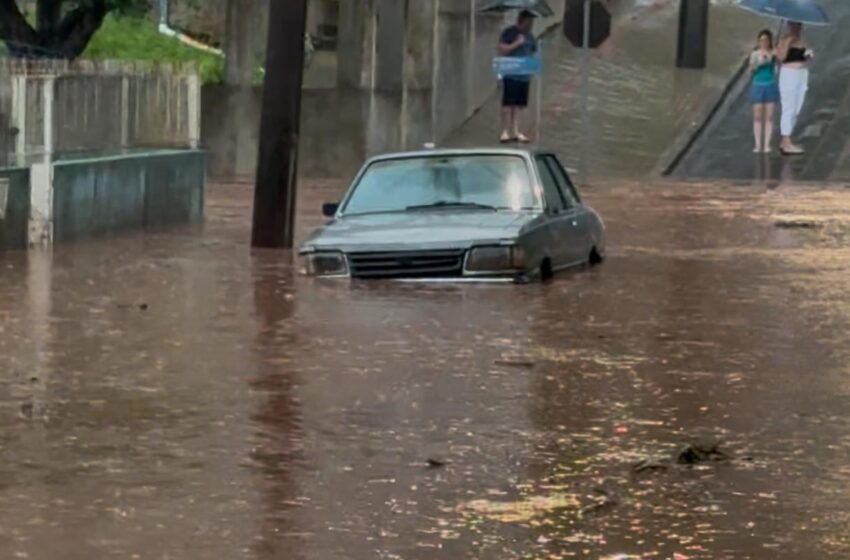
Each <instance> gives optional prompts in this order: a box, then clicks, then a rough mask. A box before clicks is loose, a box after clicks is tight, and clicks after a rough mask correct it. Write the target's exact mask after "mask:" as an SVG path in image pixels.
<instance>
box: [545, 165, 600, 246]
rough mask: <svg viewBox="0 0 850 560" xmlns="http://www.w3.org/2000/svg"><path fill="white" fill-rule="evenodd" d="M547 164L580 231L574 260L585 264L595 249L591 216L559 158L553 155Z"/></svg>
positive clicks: (577, 234) (576, 234)
mask: <svg viewBox="0 0 850 560" xmlns="http://www.w3.org/2000/svg"><path fill="white" fill-rule="evenodd" d="M545 159H546V163H547V164H548V165H549V169H550V170H551V171H552V174H553V175H555V181H556V182H557V183H558V188H559V189H560V191H561V195H562V196H563V197H564V199H566V201H567V206H568V207H569V208H570V211H571V215H572V216H573V226H574V227H575V228H577V229H578V231H576V232H574V234H575V239H576V244H575V245H574V246H573V249H574V250H575V253H576V254H575V255H574V256H573V258H574V259H575V260H576V261H579V262H585V261H587V260H588V259H589V258H590V251H591V249H592V248H593V247H592V246H593V240H592V232H591V225H592V224H591V219H590V218H591V216H590V213H589V212H588V211H587V206H585V205H584V204H582V202H581V198H580V197H579V194H578V191H576V188H575V186H574V185H573V182H572V181H571V180H570V176H569V175H568V174H567V170H566V169H564V166H563V165H561V162H560V161H558V158H557V157H556V156H554V155H552V154H548V155H546V156H545Z"/></svg>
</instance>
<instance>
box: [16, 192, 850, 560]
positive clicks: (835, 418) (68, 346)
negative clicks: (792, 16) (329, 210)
mask: <svg viewBox="0 0 850 560" xmlns="http://www.w3.org/2000/svg"><path fill="white" fill-rule="evenodd" d="M335 189H336V186H335V185H333V184H328V185H324V186H322V185H314V186H313V187H311V190H310V194H308V195H307V196H305V197H303V198H304V199H305V200H304V201H302V202H303V207H304V208H307V209H308V210H309V211H305V212H303V216H302V217H303V222H302V223H303V224H304V228H305V230H306V228H308V227H309V226H311V225H314V224H316V223H319V218H318V216H317V215H316V214H315V213H312V210H313V209H314V208H316V207H317V206H318V202H319V201H321V200H322V199H326V198H333V196H334V191H335ZM586 195H587V198H588V199H589V201H590V202H591V203H592V204H593V205H594V206H596V207H597V209H598V210H600V211H601V212H602V214H603V215H604V217H605V218H606V221H607V225H608V227H609V234H610V245H611V254H610V258H609V260H608V261H607V262H606V263H605V264H604V265H603V266H601V267H599V268H595V269H593V270H590V271H580V272H576V273H574V274H569V275H566V276H563V277H561V278H559V279H558V280H557V281H555V282H553V283H551V284H547V285H530V286H457V287H453V286H440V287H427V286H416V287H413V286H409V285H396V284H387V283H376V284H350V283H348V282H319V281H315V282H314V281H309V280H307V279H304V278H300V277H298V276H297V275H296V273H295V269H294V267H293V265H292V264H291V259H290V255H289V254H287V253H283V252H275V251H257V252H253V253H252V252H251V251H250V250H249V249H248V247H247V240H248V237H249V223H248V221H249V211H248V210H249V199H250V193H249V191H248V190H247V189H245V188H241V187H235V188H231V189H223V188H217V189H214V190H213V192H212V194H211V196H210V203H209V210H208V221H207V223H206V224H205V225H204V226H203V227H198V228H186V229H177V230H174V229H172V230H162V231H152V232H148V233H146V234H144V235H127V236H119V237H115V238H112V239H100V240H92V241H87V242H80V243H75V244H72V245H65V246H62V247H60V248H57V249H56V250H54V251H53V252H52V254H51V253H39V252H33V253H30V254H29V255H27V254H24V253H8V254H4V255H2V256H1V257H0V459H2V460H0V558H4V559H5V558H8V559H16V558H31V559H38V560H41V559H60V558H61V559H63V560H83V559H85V560H91V559H101V558H103V559H113V558H114V559H136V558H138V559H157V560H163V559H185V560H196V559H228V560H230V559H256V560H271V559H280V558H287V559H293V560H294V559H304V560H320V559H321V560H328V559H337V558H339V559H372V558H386V559H410V560H416V559H433V558H447V559H453V560H454V559H461V558H494V559H512V558H546V559H557V558H590V559H598V558H610V559H626V558H634V559H655V558H659V559H668V558H676V559H679V560H681V559H684V558H688V559H698V558H699V559H703V558H704V559H715V560H716V559H725V558H729V559H733V558H734V559H745V558H753V559H763V558H770V559H795V560H796V559H814V558H818V559H844V558H848V557H850V533H848V530H847V528H848V527H850V463H849V462H848V457H850V365H848V364H850V344H848V342H850V245H848V243H849V242H850V227H848V219H847V217H848V216H850V191H848V190H846V189H843V188H840V187H836V188H819V189H814V188H810V187H804V186H791V185H789V186H784V187H781V188H779V189H776V190H771V191H766V190H765V189H764V188H762V187H757V186H743V185H727V186H720V185H707V184H706V185H699V184H688V185H676V184H672V183H658V184H654V185H651V184H642V185H638V184H626V183H612V184H607V185H598V186H596V187H594V188H592V189H589V190H588V191H587V192H586ZM303 234H304V232H303V231H302V233H301V235H302V237H303ZM712 440H713V442H714V443H718V444H719V446H720V449H721V450H722V451H723V452H725V453H726V454H728V456H729V457H730V459H729V460H726V461H708V462H704V463H699V464H696V465H692V466H688V465H685V466H680V465H677V464H675V462H670V459H672V458H674V457H675V455H676V453H677V451H678V450H679V449H680V448H681V447H682V446H684V445H687V444H695V443H700V442H709V441H712ZM701 445H705V444H701ZM642 460H647V461H648V462H647V463H644V465H645V466H646V465H649V466H650V467H652V468H646V469H644V470H641V472H635V471H634V470H633V465H635V464H636V463H638V462H639V461H642Z"/></svg>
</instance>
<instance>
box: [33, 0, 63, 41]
mask: <svg viewBox="0 0 850 560" xmlns="http://www.w3.org/2000/svg"><path fill="white" fill-rule="evenodd" d="M60 17H62V0H39V2H38V4H37V5H36V18H35V19H36V28H37V29H38V33H39V35H40V36H42V37H45V36H47V35H49V34H51V33H53V31H54V30H55V29H56V27H57V26H58V25H59V18H60Z"/></svg>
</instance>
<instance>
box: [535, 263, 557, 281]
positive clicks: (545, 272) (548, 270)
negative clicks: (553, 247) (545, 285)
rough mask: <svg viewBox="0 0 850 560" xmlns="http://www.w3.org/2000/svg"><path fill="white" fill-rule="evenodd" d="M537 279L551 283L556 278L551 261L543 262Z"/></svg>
mask: <svg viewBox="0 0 850 560" xmlns="http://www.w3.org/2000/svg"><path fill="white" fill-rule="evenodd" d="M537 277H538V278H539V279H540V281H541V282H549V281H550V280H552V278H553V277H554V273H553V272H552V263H551V261H550V260H549V259H543V262H542V263H540V268H539V269H538V271H537Z"/></svg>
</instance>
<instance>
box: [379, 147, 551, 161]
mask: <svg viewBox="0 0 850 560" xmlns="http://www.w3.org/2000/svg"><path fill="white" fill-rule="evenodd" d="M540 153H550V152H549V151H546V150H538V149H522V148H443V149H431V150H427V149H426V150H414V151H410V152H393V153H387V154H381V155H378V156H374V157H372V158H369V160H368V162H367V163H374V162H376V161H391V160H394V159H410V158H417V157H445V156H477V155H482V156H493V155H495V156H520V157H529V156H532V157H533V156H534V155H535V154H540Z"/></svg>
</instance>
